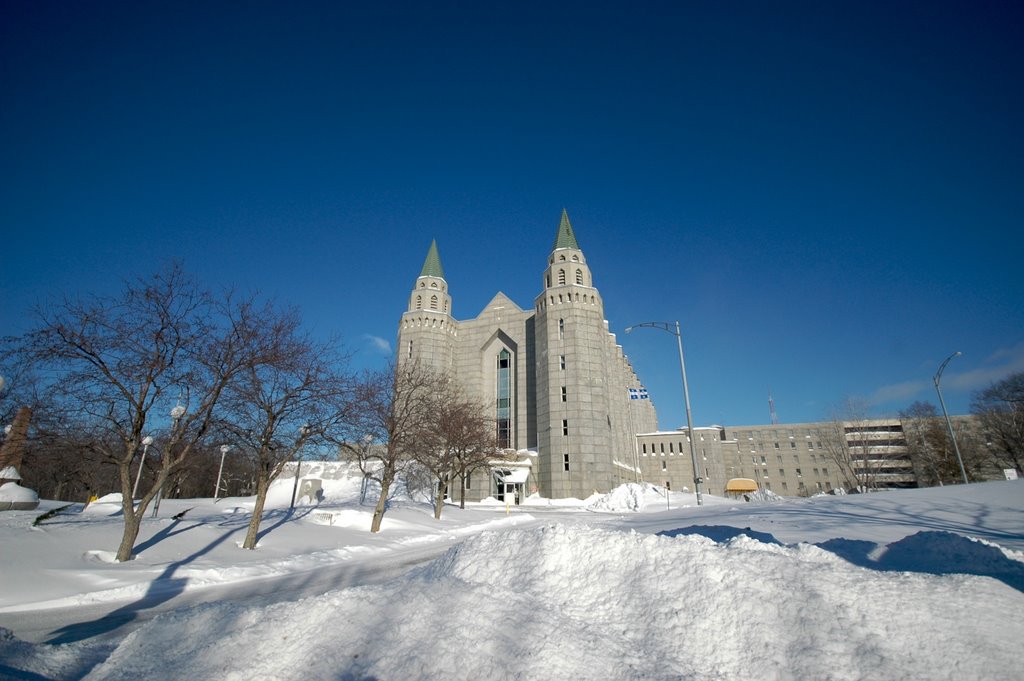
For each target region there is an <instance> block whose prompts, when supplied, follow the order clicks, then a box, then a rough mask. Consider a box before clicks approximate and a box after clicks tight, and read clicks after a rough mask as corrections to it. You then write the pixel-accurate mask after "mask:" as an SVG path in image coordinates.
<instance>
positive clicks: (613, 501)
mask: <svg viewBox="0 0 1024 681" xmlns="http://www.w3.org/2000/svg"><path fill="white" fill-rule="evenodd" d="M649 504H661V505H664V504H665V493H664V492H661V491H659V490H658V489H657V488H656V487H655V486H654V485H652V484H651V483H649V482H644V483H639V484H637V483H634V482H630V483H626V484H624V485H619V486H618V487H616V488H615V489H613V490H612V491H611V492H609V493H608V494H602V495H600V496H598V497H596V498H594V499H592V500H591V501H589V503H588V504H587V506H586V508H587V509H588V510H591V511H604V512H612V513H620V512H623V511H642V510H644V508H646V507H647V506H648V505H649Z"/></svg>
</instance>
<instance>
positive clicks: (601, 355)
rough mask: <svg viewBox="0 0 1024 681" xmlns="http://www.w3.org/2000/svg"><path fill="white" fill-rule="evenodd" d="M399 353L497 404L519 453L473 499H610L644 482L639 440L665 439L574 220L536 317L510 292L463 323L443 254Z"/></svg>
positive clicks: (408, 316)
mask: <svg viewBox="0 0 1024 681" xmlns="http://www.w3.org/2000/svg"><path fill="white" fill-rule="evenodd" d="M397 353H398V361H399V362H404V361H410V360H417V361H420V362H423V363H425V364H427V365H428V366H431V367H433V368H435V369H437V370H441V371H445V372H447V373H449V374H450V375H452V376H453V377H454V378H455V379H456V380H457V381H458V382H459V383H460V384H461V385H462V386H463V387H464V388H465V389H466V390H468V391H470V393H471V394H476V395H478V396H480V397H481V398H483V399H485V400H487V401H488V402H489V403H490V404H493V409H494V420H495V432H496V433H497V437H498V444H499V446H501V447H503V448H505V449H508V450H515V451H516V452H519V454H520V456H519V459H518V461H517V462H510V463H508V464H507V465H506V464H502V465H497V466H495V467H494V469H493V473H492V475H491V476H489V479H488V480H487V481H486V482H485V483H483V482H482V481H480V480H479V477H480V476H474V477H473V478H471V482H470V486H469V489H467V498H470V499H472V498H477V499H479V498H483V497H486V496H497V497H498V498H503V497H504V495H505V494H514V495H516V497H518V498H521V497H522V496H524V495H526V494H531V493H534V492H538V493H540V494H541V495H542V496H545V497H549V498H564V497H578V498H585V497H587V496H590V495H591V494H593V493H594V492H595V491H597V492H606V491H608V490H610V489H611V488H612V487H614V486H616V485H618V484H620V483H622V482H627V481H632V480H634V479H636V477H637V471H636V467H635V466H636V462H635V437H634V433H637V432H648V431H651V430H654V429H656V428H657V416H656V414H655V410H654V407H653V405H652V404H651V401H650V400H646V399H643V400H642V399H630V398H631V395H632V396H634V397H635V396H637V395H638V393H639V391H640V390H641V388H642V386H641V385H640V381H639V379H638V378H637V376H636V373H635V372H634V371H633V367H632V366H631V365H630V363H629V360H628V359H627V358H626V357H625V355H624V354H623V353H622V347H621V346H619V345H618V344H617V343H616V340H615V336H614V334H612V333H610V332H609V328H608V322H607V321H606V320H605V318H604V306H603V303H602V300H601V294H600V292H599V291H598V290H597V288H596V287H595V286H594V282H593V276H592V274H591V270H590V267H589V265H588V264H587V261H586V258H585V257H584V255H583V251H582V249H580V246H579V243H578V242H577V240H576V235H575V233H574V231H573V228H572V225H571V224H570V222H569V217H568V215H567V214H566V213H565V211H563V212H562V217H561V221H560V222H559V225H558V231H557V234H556V236H555V242H554V246H553V247H552V249H551V252H550V253H549V254H548V258H547V266H546V268H545V270H544V273H543V277H542V286H541V290H540V293H539V294H538V296H537V297H536V299H535V300H534V302H533V306H532V307H530V308H528V309H523V308H520V307H519V306H518V305H516V303H514V302H513V301H512V300H510V299H509V298H508V297H507V296H506V295H505V294H503V293H500V292H499V293H498V294H496V295H495V296H494V298H493V299H492V300H491V302H490V303H488V304H487V306H486V307H485V308H484V309H483V311H481V312H480V314H479V315H478V316H477V317H476V318H475V319H469V320H457V319H456V318H455V317H454V315H453V312H452V296H451V294H450V292H449V288H448V281H447V279H446V278H445V275H444V269H443V267H442V266H441V258H440V256H439V253H438V248H437V243H436V242H433V243H431V245H430V249H429V251H428V253H427V257H426V260H425V261H424V263H423V268H422V269H421V271H420V275H419V276H418V277H417V278H416V281H415V284H414V286H413V290H412V293H411V294H410V295H409V303H408V307H407V310H406V311H405V313H404V314H403V315H402V319H401V321H400V323H399V329H398V346H397ZM631 390H632V391H633V392H632V393H631V392H630V391H631Z"/></svg>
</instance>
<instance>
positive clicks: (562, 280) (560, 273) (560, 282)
mask: <svg viewBox="0 0 1024 681" xmlns="http://www.w3.org/2000/svg"><path fill="white" fill-rule="evenodd" d="M558 285H559V286H565V270H558Z"/></svg>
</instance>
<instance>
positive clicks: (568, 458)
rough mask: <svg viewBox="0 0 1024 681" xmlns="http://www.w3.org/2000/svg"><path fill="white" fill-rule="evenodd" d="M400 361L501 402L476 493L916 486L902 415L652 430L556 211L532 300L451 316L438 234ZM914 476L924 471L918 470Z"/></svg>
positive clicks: (412, 303) (499, 299) (789, 492)
mask: <svg viewBox="0 0 1024 681" xmlns="http://www.w3.org/2000/svg"><path fill="white" fill-rule="evenodd" d="M396 352H397V359H398V361H399V362H403V361H410V360H416V361H420V362H423V363H425V364H426V365H428V366H431V367H433V368H435V369H438V370H441V371H444V372H447V373H449V374H450V375H452V376H454V377H455V378H456V380H457V381H458V382H459V383H460V384H462V386H463V387H464V388H466V389H467V390H468V391H469V392H470V393H471V394H475V395H477V396H479V397H480V398H482V399H483V400H485V401H487V402H488V403H490V404H492V405H493V409H494V422H495V432H496V434H497V439H498V444H499V445H500V446H501V447H502V448H504V449H506V450H508V451H514V452H516V453H517V458H516V459H515V460H510V461H501V462H497V461H496V462H495V465H494V467H493V469H492V470H491V471H490V473H489V474H488V475H479V474H477V475H473V476H472V477H471V478H470V480H469V482H468V484H467V495H466V496H467V498H468V499H482V498H484V497H488V496H495V497H497V498H499V499H503V498H505V495H506V494H509V495H512V497H510V498H513V499H521V498H523V497H524V496H525V495H528V494H532V493H535V492H536V493H539V494H540V495H542V496H544V497H548V498H565V497H577V498H586V497H588V496H590V495H591V494H593V493H594V492H607V491H609V490H610V489H611V488H613V487H615V486H616V485H619V484H622V483H623V482H633V481H640V480H643V481H647V482H651V483H654V484H658V485H663V486H668V487H669V488H671V489H675V490H682V489H692V486H693V483H694V479H695V477H700V478H701V480H702V481H703V483H704V485H705V487H704V489H705V491H707V492H708V493H710V494H719V495H720V494H725V493H726V492H727V485H728V482H729V480H733V479H746V480H749V481H753V482H752V484H753V485H756V487H757V489H760V490H770V491H772V492H774V493H776V494H778V495H781V496H809V495H812V494H816V493H819V492H831V491H833V490H835V489H839V488H842V489H846V490H850V489H854V488H856V487H858V486H863V485H862V483H863V482H864V480H867V479H869V480H870V483H869V485H868V486H869V487H870V488H872V489H894V488H901V487H916V486H917V480H918V478H919V477H920V476H919V475H915V471H914V470H913V468H912V465H911V461H910V457H909V454H908V446H907V440H906V436H905V434H904V431H903V424H902V423H901V421H900V420H899V419H874V420H860V421H856V422H847V423H837V422H820V423H797V424H773V425H751V426H728V427H724V426H710V427H698V428H695V429H694V437H695V438H696V440H697V441H696V442H695V446H694V456H695V457H696V459H697V470H696V471H695V470H694V466H693V464H692V458H691V454H690V449H689V441H688V439H687V432H686V430H676V431H658V430H657V416H656V413H655V409H654V406H653V404H652V403H651V400H649V399H646V397H647V395H646V390H644V388H643V386H642V385H641V384H640V381H639V379H638V378H637V376H636V374H635V372H634V371H633V368H632V366H631V365H630V363H629V360H628V358H627V357H626V356H625V355H624V354H623V352H622V347H621V346H619V345H618V344H617V343H616V339H615V336H614V334H612V333H611V332H610V331H609V327H608V322H607V321H605V319H604V307H603V303H602V300H601V294H600V292H599V291H598V290H597V288H596V287H595V286H594V283H593V278H592V275H591V271H590V267H589V266H588V265H587V261H586V258H585V257H584V255H583V251H582V250H581V249H580V246H579V243H578V242H577V239H576V235H575V233H574V231H573V228H572V225H571V224H570V222H569V217H568V215H567V214H566V213H565V211H563V212H562V217H561V220H560V222H559V225H558V231H557V234H556V236H555V242H554V245H553V247H552V249H551V251H550V253H549V254H548V258H547V266H546V268H545V269H544V273H543V280H542V286H541V291H540V293H539V294H538V295H537V297H536V298H535V300H534V302H533V306H532V307H531V308H527V309H524V308H521V307H519V306H518V305H517V304H516V303H514V302H513V301H512V300H510V299H509V298H508V297H507V296H506V295H505V294H503V293H500V292H499V293H497V294H496V295H495V296H494V298H493V299H492V300H491V302H490V303H488V304H487V306H486V307H485V308H484V309H483V310H482V311H481V312H480V314H479V315H478V316H477V317H476V318H474V319H469V320H457V319H455V317H454V316H453V314H452V296H451V294H450V292H449V289H448V281H447V280H446V278H445V275H444V269H443V267H442V266H441V259H440V256H439V254H438V249H437V243H436V242H433V243H431V245H430V248H429V250H428V253H427V257H426V260H425V261H424V263H423V267H422V269H421V271H420V275H419V276H418V277H417V278H416V280H415V283H414V285H413V290H412V292H411V294H410V296H409V301H408V306H407V309H406V311H405V313H403V314H402V318H401V321H400V323H399V329H398V347H397V351H396ZM918 473H920V472H918Z"/></svg>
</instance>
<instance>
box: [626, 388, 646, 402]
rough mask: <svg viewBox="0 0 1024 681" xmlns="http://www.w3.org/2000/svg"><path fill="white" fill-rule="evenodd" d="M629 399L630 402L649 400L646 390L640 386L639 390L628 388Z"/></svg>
mask: <svg viewBox="0 0 1024 681" xmlns="http://www.w3.org/2000/svg"><path fill="white" fill-rule="evenodd" d="M629 399H631V400H649V399H650V396H649V395H648V394H647V388H645V387H643V386H640V388H639V389H638V388H629Z"/></svg>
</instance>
